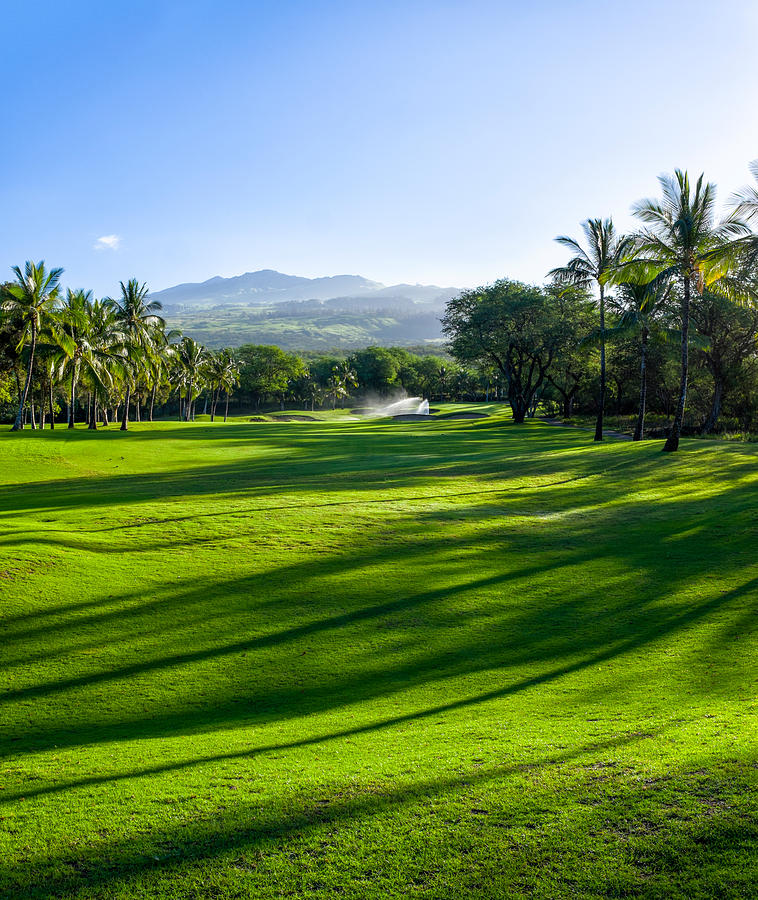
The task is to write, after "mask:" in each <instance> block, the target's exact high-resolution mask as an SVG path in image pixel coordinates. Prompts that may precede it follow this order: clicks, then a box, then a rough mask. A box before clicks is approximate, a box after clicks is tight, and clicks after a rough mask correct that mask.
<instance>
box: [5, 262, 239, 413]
mask: <svg viewBox="0 0 758 900" xmlns="http://www.w3.org/2000/svg"><path fill="white" fill-rule="evenodd" d="M13 274H14V276H15V278H14V280H13V281H10V282H7V283H5V284H4V285H2V288H1V303H0V309H1V310H2V314H1V316H0V400H5V401H6V403H8V404H10V403H13V399H14V395H15V401H16V402H15V413H14V421H13V427H12V430H14V431H18V430H20V429H22V428H23V427H24V424H25V421H26V420H27V418H28V420H29V423H30V424H31V426H32V428H35V427H36V426H37V424H38V423H39V425H40V427H44V425H45V422H46V420H47V421H48V422H49V424H50V428H55V422H56V418H57V416H58V413H59V410H60V408H61V406H60V401H61V400H63V402H64V403H65V406H66V422H67V424H68V427H69V428H74V427H75V424H76V421H77V413H78V411H79V410H80V409H81V408H82V407H84V408H86V421H87V425H88V428H90V429H92V430H96V429H97V427H98V425H97V423H98V420H100V421H101V422H102V424H103V425H108V424H109V422H110V421H112V420H114V421H118V420H120V427H121V430H122V431H126V430H128V427H129V420H130V417H133V418H134V419H136V420H137V421H140V420H141V418H142V417H143V415H145V416H146V417H147V418H148V419H149V420H152V418H153V414H154V410H155V406H156V402H160V403H162V404H165V402H166V401H167V400H168V399H169V398H170V397H171V395H174V394H175V396H176V399H177V401H178V406H179V413H180V416H181V417H182V418H184V419H187V420H190V419H192V418H194V412H195V404H196V400H197V397H198V396H199V394H200V392H201V390H204V391H207V392H208V393H209V395H210V397H211V398H212V402H211V409H212V415H215V411H216V404H217V402H218V400H219V399H220V398H221V397H222V396H223V397H225V402H226V407H227V409H228V402H229V396H230V394H231V392H232V389H233V388H234V386H235V385H236V384H237V382H238V380H239V369H238V365H237V361H236V359H235V358H234V357H233V355H232V354H231V353H230V352H229V351H226V350H222V351H219V352H215V353H214V352H212V351H209V350H207V349H206V348H204V347H202V346H201V345H200V344H198V343H197V342H196V341H194V340H193V339H192V338H190V337H187V336H182V335H181V334H179V333H178V332H176V331H171V330H169V329H167V327H166V323H165V321H164V320H163V318H162V317H161V316H160V311H161V305H160V303H158V302H156V301H152V300H150V298H149V296H148V290H147V286H146V285H145V284H140V283H139V281H137V280H136V279H131V280H130V281H128V282H126V283H124V282H121V285H120V288H121V293H120V296H119V297H117V298H116V299H111V298H105V299H103V300H99V299H96V298H94V297H93V296H92V293H91V291H83V290H71V289H69V290H67V291H66V292H65V294H64V293H63V291H62V289H61V286H60V278H61V275H62V274H63V270H62V269H47V268H46V267H45V264H44V262H40V263H34V262H27V263H26V265H25V266H24V268H23V269H21V268H20V267H18V266H16V267H14V269H13ZM14 388H15V390H14ZM82 392H83V393H85V394H86V406H85V404H83V403H82V402H81V396H80V395H81V393H82Z"/></svg>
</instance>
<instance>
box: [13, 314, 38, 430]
mask: <svg viewBox="0 0 758 900" xmlns="http://www.w3.org/2000/svg"><path fill="white" fill-rule="evenodd" d="M36 349H37V324H36V322H35V321H34V319H32V343H31V346H30V347H29V367H28V368H27V370H26V384H25V385H24V390H23V391H22V392H21V397H20V398H19V404H18V412H17V413H16V421H15V422H14V423H13V427H12V428H11V431H21V430H22V429H23V427H24V422H23V419H24V407H25V406H26V398H27V395H28V394H29V385H30V384H31V383H32V368H33V366H34V351H35V350H36Z"/></svg>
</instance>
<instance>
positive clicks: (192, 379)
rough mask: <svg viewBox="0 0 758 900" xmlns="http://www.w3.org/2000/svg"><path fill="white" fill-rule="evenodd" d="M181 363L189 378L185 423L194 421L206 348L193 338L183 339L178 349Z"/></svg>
mask: <svg viewBox="0 0 758 900" xmlns="http://www.w3.org/2000/svg"><path fill="white" fill-rule="evenodd" d="M178 354H179V361H180V362H181V365H182V367H183V368H184V371H185V372H186V377H187V401H186V404H185V410H184V421H185V422H189V421H190V419H192V421H194V419H195V412H194V405H193V400H194V391H195V388H196V387H197V386H198V384H199V382H200V379H201V377H202V374H203V369H204V368H205V364H206V358H207V354H206V351H205V347H203V345H202V344H198V342H197V341H195V340H193V339H192V338H191V337H187V336H185V337H183V338H182V341H181V343H180V344H179V348H178Z"/></svg>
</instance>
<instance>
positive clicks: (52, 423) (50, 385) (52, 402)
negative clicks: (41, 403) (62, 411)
mask: <svg viewBox="0 0 758 900" xmlns="http://www.w3.org/2000/svg"><path fill="white" fill-rule="evenodd" d="M47 387H48V391H49V397H48V400H49V401H50V431H53V430H54V429H55V400H54V399H53V376H52V375H51V376H50V380H49V381H48V383H47Z"/></svg>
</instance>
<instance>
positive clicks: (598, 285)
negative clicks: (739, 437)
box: [0, 161, 758, 451]
mask: <svg viewBox="0 0 758 900" xmlns="http://www.w3.org/2000/svg"><path fill="white" fill-rule="evenodd" d="M751 170H752V173H753V175H754V176H755V177H756V181H757V182H758V161H756V162H755V163H753V164H752V166H751ZM660 184H661V189H662V196H661V198H659V199H654V200H643V201H640V202H639V203H638V204H636V205H635V206H634V207H633V210H634V213H635V215H637V216H638V218H639V219H640V221H641V223H642V224H641V228H640V230H639V231H638V232H636V233H634V234H629V235H621V234H618V233H617V231H616V229H615V228H614V225H613V222H612V220H611V219H590V220H588V221H586V222H585V223H584V224H583V231H584V241H583V242H580V241H577V240H575V239H574V238H571V237H565V236H562V237H559V238H557V240H558V241H559V242H560V243H561V245H562V246H564V247H566V248H568V249H569V250H570V251H571V254H572V256H571V258H570V259H569V260H568V262H567V263H566V264H565V265H564V266H561V267H558V268H556V269H553V270H552V271H551V272H550V273H548V276H549V281H548V283H546V284H545V285H543V286H541V287H540V286H532V285H525V284H522V283H520V282H516V281H510V280H507V279H502V280H500V281H497V282H495V283H494V284H492V285H489V286H487V287H482V288H477V289H475V290H470V291H463V292H462V293H461V294H460V295H459V296H457V297H455V298H454V299H452V300H451V301H449V303H448V305H447V309H446V312H445V315H444V317H443V319H442V325H443V331H444V333H445V334H446V336H447V338H448V344H447V347H446V349H447V351H448V354H449V355H440V354H439V353H436V354H435V353H421V354H417V353H412V352H410V351H408V350H406V349H402V348H398V347H367V348H365V349H362V350H358V351H355V352H354V353H352V354H350V355H338V354H333V355H329V354H308V355H303V356H301V355H298V354H296V353H288V352H286V351H284V350H282V349H281V348H279V347H275V346H259V345H245V346H242V347H240V348H238V349H236V350H234V351H232V350H228V349H227V350H219V351H212V350H209V349H207V348H205V347H203V346H202V345H201V344H199V343H198V342H197V341H195V340H193V339H192V338H190V337H188V336H182V335H181V334H180V333H179V332H177V331H173V330H171V329H169V328H168V327H167V325H166V322H165V321H164V319H163V318H162V316H161V311H162V310H161V306H160V304H159V303H157V302H155V301H152V300H151V299H150V297H149V294H148V290H147V286H146V285H145V284H141V283H139V282H138V281H137V280H136V279H131V280H130V281H128V282H126V283H123V282H122V283H121V284H120V294H119V296H117V297H116V298H115V299H111V298H105V299H97V298H94V297H93V296H92V294H91V292H87V291H82V290H76V291H74V290H70V289H69V290H67V291H65V293H64V291H63V289H62V287H61V284H60V280H61V276H62V271H63V270H62V269H47V268H46V267H45V265H44V263H36V264H35V263H33V262H27V263H26V265H25V266H24V268H23V269H22V268H20V267H16V268H14V269H13V276H14V277H13V279H12V280H11V281H8V282H6V283H5V284H3V285H0V409H2V407H4V408H5V410H6V414H7V413H9V412H10V410H11V409H12V416H11V418H12V420H13V429H14V430H19V429H21V428H23V427H24V425H25V424H26V423H27V422H28V423H29V424H30V425H31V426H32V427H33V428H34V427H36V426H37V425H38V424H39V425H41V426H43V427H44V425H45V424H46V422H48V423H49V426H50V427H51V428H54V427H55V423H56V419H58V421H61V418H62V417H61V412H62V410H63V409H64V407H65V422H66V423H67V424H68V427H69V428H73V427H75V425H76V423H77V421H82V419H84V420H85V421H86V423H87V426H88V428H90V429H93V430H94V429H97V427H98V421H101V422H102V423H103V424H104V425H107V424H108V423H109V422H111V421H114V422H115V421H118V422H120V427H121V429H122V430H127V429H128V427H129V421H130V419H135V420H137V421H140V420H141V419H143V418H147V419H148V420H152V419H153V416H154V415H162V416H163V415H176V414H178V415H179V417H180V418H181V419H183V420H185V421H193V420H194V418H195V414H196V410H197V408H198V403H202V411H203V412H204V413H208V412H209V413H210V417H211V419H212V420H213V419H214V418H215V417H216V415H217V412H218V410H219V404H220V403H223V415H224V419H226V418H227V416H228V413H229V403H230V398H231V397H232V394H233V392H234V393H235V399H236V403H237V409H238V411H239V410H241V409H243V408H245V407H246V406H247V407H248V408H260V407H261V406H262V405H266V404H277V405H279V406H280V407H281V408H284V406H285V404H298V405H299V406H300V407H301V408H305V409H315V408H317V407H319V408H323V407H331V408H335V407H337V406H338V405H339V406H343V405H345V404H346V403H347V402H349V401H354V400H359V399H365V398H366V397H368V396H389V395H392V394H396V393H399V392H405V393H406V394H410V395H422V396H425V397H428V398H429V399H430V400H435V399H437V400H445V399H468V400H475V399H483V400H488V399H501V398H507V400H508V401H509V403H510V405H511V408H512V411H513V417H514V420H515V421H516V422H523V421H524V419H525V418H526V417H527V416H533V415H535V414H536V412H537V410H538V408H541V409H542V410H545V411H547V412H560V413H561V414H562V415H563V416H565V417H571V416H573V415H575V414H582V415H588V414H592V415H594V416H595V439H596V440H602V437H603V428H604V416H605V413H606V406H607V403H608V400H609V397H610V398H611V399H613V401H614V403H615V412H616V413H617V414H625V415H629V414H633V415H634V429H633V433H634V438H635V439H636V440H639V439H641V438H642V437H643V436H644V434H645V427H646V424H645V423H646V415H648V414H655V415H656V416H657V417H658V418H659V419H664V420H665V422H666V431H667V440H666V445H665V449H666V450H669V451H670V450H676V449H677V448H678V446H679V438H680V435H681V433H682V430H683V429H690V430H694V429H697V430H700V431H701V432H704V433H709V432H712V431H714V430H716V429H717V428H719V427H720V424H721V423H722V421H723V419H724V418H726V419H727V421H728V422H730V423H732V424H737V426H738V427H739V428H740V429H741V430H748V431H749V430H755V429H756V426H758V402H756V398H757V397H758V352H757V344H756V336H757V335H758V304H756V301H757V300H758V235H756V234H755V232H754V231H753V230H752V229H751V223H755V222H758V188H756V187H748V188H744V189H743V190H742V191H740V192H739V193H738V194H736V195H733V198H732V204H731V210H730V211H729V213H728V215H726V216H725V217H724V218H722V219H719V218H718V217H717V215H716V206H715V203H716V201H715V186H714V185H713V184H710V183H708V182H706V181H705V180H704V178H703V176H702V175H701V176H700V177H699V178H698V179H697V181H696V182H695V183H694V184H693V183H691V181H690V178H689V176H688V175H687V173H686V172H682V171H676V172H675V173H674V175H673V176H662V177H661V179H660ZM658 424H659V425H660V422H659V423H658Z"/></svg>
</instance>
